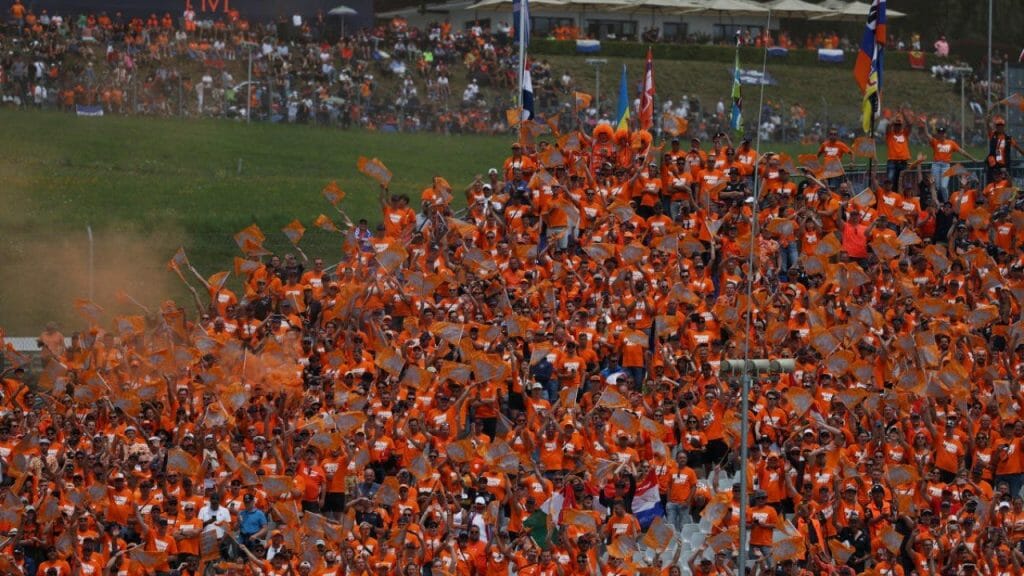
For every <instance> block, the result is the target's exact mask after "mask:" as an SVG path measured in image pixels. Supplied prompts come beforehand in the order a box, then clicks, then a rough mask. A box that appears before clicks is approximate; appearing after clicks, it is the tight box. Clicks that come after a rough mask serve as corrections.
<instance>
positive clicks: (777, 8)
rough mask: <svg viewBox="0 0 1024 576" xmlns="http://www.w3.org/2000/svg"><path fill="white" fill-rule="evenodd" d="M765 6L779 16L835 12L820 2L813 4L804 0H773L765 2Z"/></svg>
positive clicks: (798, 16) (819, 14)
mask: <svg viewBox="0 0 1024 576" xmlns="http://www.w3.org/2000/svg"><path fill="white" fill-rule="evenodd" d="M765 6H767V7H768V8H770V9H771V11H772V16H779V17H780V18H812V17H814V16H824V15H826V14H832V13H833V12H834V10H831V9H829V8H826V7H824V6H821V5H819V4H811V3H810V2H805V1H804V0H772V1H771V2H768V3H767V4H765Z"/></svg>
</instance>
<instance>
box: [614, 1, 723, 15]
mask: <svg viewBox="0 0 1024 576" xmlns="http://www.w3.org/2000/svg"><path fill="white" fill-rule="evenodd" d="M703 7H704V3H703V2H701V1H700V0H636V1H635V2H629V3H626V4H623V5H622V6H621V7H619V8H616V10H620V11H623V10H628V11H630V12H634V11H635V12H639V11H641V10H651V11H654V12H660V13H663V14H687V13H689V12H693V11H695V10H700V9H702V8H703Z"/></svg>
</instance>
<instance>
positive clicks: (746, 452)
mask: <svg viewBox="0 0 1024 576" xmlns="http://www.w3.org/2000/svg"><path fill="white" fill-rule="evenodd" d="M764 29H765V30H766V31H767V32H768V34H771V29H772V11H771V10H770V9H769V10H768V23H767V24H766V25H765V28H764ZM736 54H737V55H738V54H739V39H737V43H736ZM767 72H768V42H765V43H764V59H763V60H762V62H761V95H760V98H759V100H758V103H757V126H756V127H755V129H756V130H757V141H756V144H755V148H756V150H757V152H756V155H757V162H760V160H761V116H762V114H763V113H764V78H765V76H766V74H767ZM757 162H755V163H754V203H753V204H751V227H752V228H751V234H750V255H749V258H748V263H747V301H748V302H753V301H754V300H753V290H754V262H755V260H754V254H755V253H756V252H757V250H755V247H756V244H755V242H756V240H755V239H756V238H757V235H758V233H759V230H758V229H757V209H758V205H759V204H760V198H758V196H759V195H760V186H759V183H760V180H761V179H760V178H758V174H757ZM753 316H754V315H753V314H752V313H751V311H750V310H748V311H747V328H746V330H747V333H746V334H744V338H743V341H744V345H743V366H744V368H746V367H747V366H749V364H750V331H751V330H752V328H753ZM743 372H744V373H743V379H742V395H743V396H742V398H741V399H740V400H741V408H740V410H742V418H741V420H740V424H741V426H740V466H739V468H740V517H739V525H740V554H739V570H738V571H737V574H741V575H744V574H746V573H747V553H748V550H747V548H748V544H747V539H748V536H749V535H748V534H747V508H748V502H749V501H750V495H749V494H748V493H747V492H748V491H749V489H750V487H749V486H748V485H747V459H748V458H749V457H750V442H749V437H750V387H751V381H750V379H751V377H752V375H751V374H750V373H749V372H750V371H749V370H746V369H744V371H743Z"/></svg>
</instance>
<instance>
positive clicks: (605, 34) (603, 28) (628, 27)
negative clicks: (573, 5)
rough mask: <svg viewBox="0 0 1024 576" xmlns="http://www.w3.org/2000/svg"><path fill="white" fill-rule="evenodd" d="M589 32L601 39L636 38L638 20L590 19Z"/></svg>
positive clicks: (588, 23)
mask: <svg viewBox="0 0 1024 576" xmlns="http://www.w3.org/2000/svg"><path fill="white" fill-rule="evenodd" d="M587 34H589V35H590V36H591V37H593V38H597V39H599V40H606V39H613V38H614V39H616V40H635V39H636V22H635V21H634V20H588V21H587Z"/></svg>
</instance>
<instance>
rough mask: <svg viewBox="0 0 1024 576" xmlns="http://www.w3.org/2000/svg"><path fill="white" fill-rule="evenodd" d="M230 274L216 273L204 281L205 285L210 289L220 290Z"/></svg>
mask: <svg viewBox="0 0 1024 576" xmlns="http://www.w3.org/2000/svg"><path fill="white" fill-rule="evenodd" d="M230 275H231V272H217V273H215V274H213V275H211V276H210V277H209V278H207V279H206V283H207V284H209V285H210V288H215V289H217V290H220V289H221V288H223V287H224V283H225V282H227V281H228V276H230Z"/></svg>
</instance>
